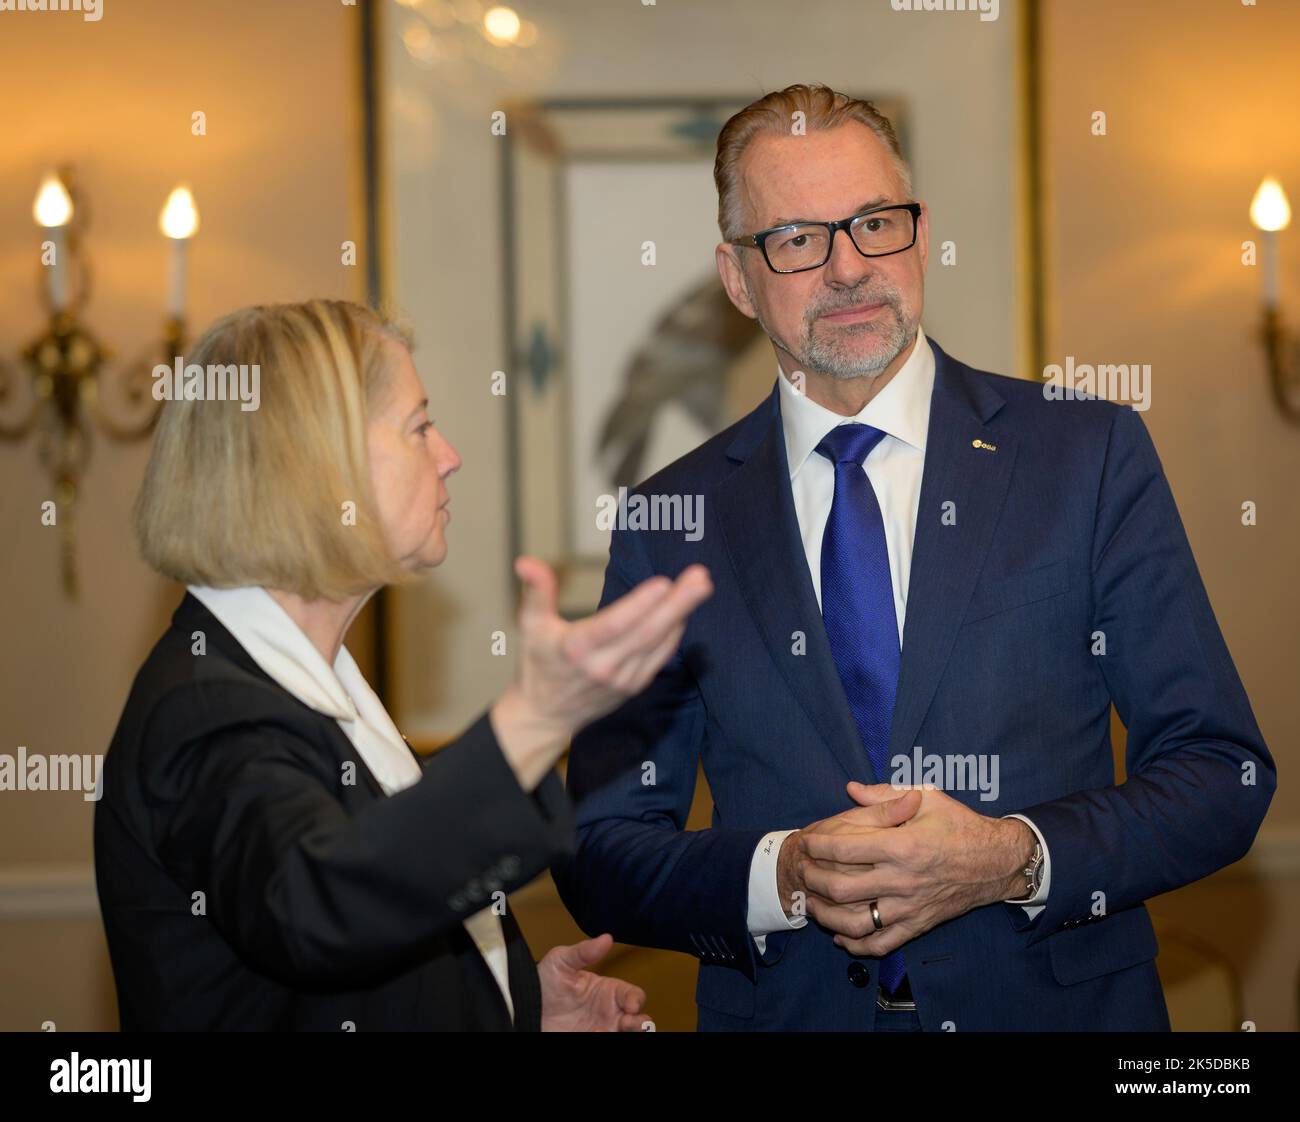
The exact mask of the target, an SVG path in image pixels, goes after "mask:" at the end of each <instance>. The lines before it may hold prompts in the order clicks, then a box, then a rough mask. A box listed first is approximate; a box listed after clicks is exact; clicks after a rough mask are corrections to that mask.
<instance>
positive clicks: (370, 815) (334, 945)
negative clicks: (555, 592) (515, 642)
mask: <svg viewBox="0 0 1300 1122" xmlns="http://www.w3.org/2000/svg"><path fill="white" fill-rule="evenodd" d="M422 770H423V772H424V774H423V777H422V778H421V779H420V780H419V781H418V782H416V783H415V784H413V785H412V786H410V787H408V788H405V789H404V790H402V791H399V792H397V793H396V794H394V795H391V796H389V797H387V798H380V799H377V800H375V801H373V802H371V803H368V804H367V805H365V806H364V807H363V808H362V809H361V810H360V812H352V813H349V812H348V811H347V810H346V809H345V808H344V806H343V804H342V803H341V802H340V800H339V798H338V797H337V793H336V792H337V790H338V787H339V783H340V781H341V780H340V778H339V777H335V776H331V775H329V774H326V773H322V770H321V754H320V751H319V749H318V748H315V747H313V746H312V745H311V744H310V743H308V742H307V741H306V740H305V739H303V738H302V737H301V736H298V735H295V734H294V733H293V732H292V731H291V730H290V729H288V728H286V727H284V726H283V725H282V724H280V725H277V724H271V723H267V722H266V721H254V722H252V723H245V724H241V725H237V726H233V727H226V728H223V729H220V730H217V731H214V732H211V733H209V734H206V735H203V736H201V737H198V738H196V739H193V740H191V741H189V742H187V743H182V744H181V745H180V747H179V748H178V749H177V748H169V749H167V750H165V751H164V752H162V753H159V754H158V755H157V758H155V759H153V760H152V761H151V762H150V763H149V765H148V766H147V767H146V769H145V775H144V780H145V785H146V791H147V792H148V793H149V797H150V800H151V802H153V804H154V806H155V821H156V822H159V823H160V825H159V826H158V827H157V832H158V835H159V836H158V850H159V853H160V856H161V857H162V859H163V861H164V863H165V864H166V866H167V868H168V870H169V872H170V873H171V874H172V876H173V877H174V878H175V879H176V880H177V881H178V883H180V884H182V885H183V886H185V887H186V888H187V889H189V890H190V891H201V892H203V893H204V896H205V898H206V908H207V914H208V916H209V918H210V919H211V921H212V922H213V923H214V924H215V925H216V927H217V928H218V930H220V931H221V933H222V935H223V936H224V937H225V938H226V939H227V941H228V942H229V943H230V944H231V945H232V946H233V947H234V948H235V949H236V950H237V951H238V952H239V953H240V954H241V955H243V956H244V957H245V958H247V959H248V961H249V962H251V963H252V964H253V965H255V966H256V967H257V968H258V969H260V970H262V971H264V972H265V973H267V974H268V975H270V976H272V977H277V978H280V979H282V980H284V981H286V982H287V983H289V984H295V985H299V986H301V985H304V984H313V983H315V984H328V985H344V984H358V985H359V984H364V983H365V982H367V981H368V980H370V979H374V978H377V977H381V976H391V975H392V974H393V973H395V972H397V971H399V970H400V969H402V968H403V967H404V966H406V967H408V968H409V967H410V966H414V965H415V964H416V963H418V962H419V961H422V960H423V959H424V958H427V957H428V955H429V953H430V951H431V946H430V944H431V942H432V941H433V940H435V939H437V938H438V937H440V936H445V935H446V934H448V933H449V932H451V931H452V930H453V929H455V928H457V927H459V926H460V925H461V923H462V921H463V920H464V919H465V918H466V917H467V916H468V915H470V914H472V913H474V912H476V911H478V910H480V909H481V908H483V907H485V906H487V904H489V903H490V902H491V894H492V893H493V892H494V891H504V892H506V893H509V892H511V891H513V890H514V889H516V888H519V887H520V886H522V885H524V884H526V883H527V882H528V881H530V880H531V879H532V878H533V877H535V876H536V875H537V874H538V873H539V872H541V871H542V870H543V869H544V868H545V867H546V866H547V864H548V863H549V862H550V861H551V860H552V859H553V858H554V857H555V856H556V855H557V854H558V853H562V852H571V851H572V847H573V819H572V813H571V811H570V809H569V805H568V800H567V798H566V797H565V795H564V792H563V790H562V789H561V787H560V782H559V779H558V777H557V776H556V775H555V774H554V773H551V775H550V776H548V777H547V779H546V780H544V781H543V783H542V784H541V785H540V786H539V788H538V789H537V791H536V792H534V793H527V792H525V791H524V790H523V789H522V788H521V787H520V785H519V783H518V781H517V780H516V778H515V775H514V772H513V771H512V770H511V768H510V766H509V764H508V762H507V761H506V759H505V757H504V756H503V755H502V753H501V749H500V747H499V746H498V744H497V741H496V738H495V736H494V735H493V732H492V727H491V724H490V722H489V720H488V716H487V714H484V715H483V716H482V717H480V718H479V720H478V721H476V722H475V723H474V724H473V725H472V726H471V727H470V728H469V729H468V730H467V731H466V732H465V733H464V734H463V735H462V736H461V737H460V738H459V739H457V740H456V741H454V742H453V743H452V744H450V745H448V746H447V747H445V748H443V749H442V750H441V751H439V752H437V753H436V754H435V755H434V756H433V757H432V758H431V759H430V760H428V762H427V763H425V765H424V766H423V769H422ZM326 771H328V768H327V769H326Z"/></svg>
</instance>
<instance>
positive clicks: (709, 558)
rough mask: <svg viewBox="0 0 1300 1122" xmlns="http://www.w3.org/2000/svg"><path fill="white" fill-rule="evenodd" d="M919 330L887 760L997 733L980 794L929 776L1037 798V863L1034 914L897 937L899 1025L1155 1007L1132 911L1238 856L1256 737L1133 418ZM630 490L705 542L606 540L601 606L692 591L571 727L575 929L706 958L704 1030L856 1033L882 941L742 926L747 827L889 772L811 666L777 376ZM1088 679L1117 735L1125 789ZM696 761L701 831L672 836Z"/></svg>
mask: <svg viewBox="0 0 1300 1122" xmlns="http://www.w3.org/2000/svg"><path fill="white" fill-rule="evenodd" d="M930 342H931V344H932V345H934V348H935V356H936V371H935V385H934V393H933V397H932V399H931V406H930V425H929V433H928V438H927V444H926V454H925V468H924V474H923V479H922V484H921V496H920V514H919V518H918V524H917V527H916V536H915V541H914V548H913V556H912V568H911V578H910V587H909V595H908V604H907V617H906V620H905V626H904V638H903V650H902V668H901V674H900V679H899V685H898V695H897V704H896V708H895V711H894V718H893V726H892V731H891V735H890V741H889V754H890V758H891V760H892V759H893V757H895V756H896V755H899V754H903V755H910V754H911V753H912V750H913V746H914V745H920V746H922V748H923V749H924V751H925V752H926V753H927V754H930V753H935V754H940V755H943V754H961V755H964V754H967V753H976V754H996V755H997V757H998V761H999V768H1000V776H999V778H1000V790H999V792H998V797H997V798H996V799H995V800H994V801H992V802H989V801H983V800H981V799H980V793H979V792H978V791H958V790H953V791H950V792H949V793H950V794H951V795H952V796H953V797H954V798H957V799H960V800H961V801H963V802H964V803H966V804H967V805H969V806H970V807H971V808H972V809H974V810H976V811H978V812H979V813H981V814H986V815H1002V814H1008V813H1011V812H1022V813H1024V814H1025V815H1027V816H1028V817H1030V818H1032V819H1033V821H1034V823H1035V825H1036V826H1037V827H1038V828H1039V829H1040V830H1041V831H1042V833H1043V835H1044V837H1045V839H1046V841H1047V845H1048V849H1049V851H1050V854H1051V868H1052V881H1051V892H1050V897H1049V899H1048V902H1047V906H1046V909H1045V910H1044V911H1042V912H1040V913H1039V914H1038V915H1037V916H1036V917H1035V918H1034V919H1033V920H1030V919H1028V918H1027V916H1026V914H1025V912H1024V910H1023V909H1022V908H1021V907H1019V906H1018V905H1007V904H1002V903H996V904H991V905H988V906H984V907H979V908H975V909H974V910H972V911H970V912H967V913H966V914H965V915H962V916H959V917H957V918H956V919H953V920H950V921H948V922H946V923H943V924H941V925H940V926H938V927H936V928H934V929H933V930H931V931H928V932H926V933H925V934H924V935H922V936H920V937H918V938H916V939H914V940H912V941H911V942H910V943H908V944H907V945H906V948H905V951H906V955H907V963H908V968H909V976H910V978H911V982H912V989H913V992H914V994H915V996H916V1001H917V1005H918V1013H919V1015H920V1019H921V1022H922V1024H923V1026H924V1028H926V1029H929V1030H935V1029H941V1028H953V1029H955V1030H957V1031H965V1030H988V1029H1018V1030H1053V1029H1085V1030H1087V1029H1098V1030H1118V1029H1132V1030H1152V1029H1156V1030H1160V1029H1167V1028H1168V1027H1169V1021H1168V1014H1167V1012H1166V1008H1165V1003H1164V997H1163V994H1162V992H1161V989H1160V983H1159V980H1158V978H1157V975H1156V970H1155V963H1154V959H1155V955H1156V951H1157V947H1156V939H1155V935H1154V933H1153V930H1152V926H1151V920H1150V917H1149V915H1148V913H1147V909H1146V907H1145V906H1144V904H1143V901H1145V900H1147V899H1149V898H1151V897H1152V896H1156V895H1158V894H1160V893H1162V892H1167V891H1169V890H1170V889H1174V888H1177V887H1179V886H1180V885H1184V884H1188V883H1189V882H1191V881H1195V880H1198V879H1199V878H1201V877H1204V876H1207V875H1208V874H1210V873H1212V872H1214V871H1215V870H1216V869H1219V868H1222V867H1223V866H1225V865H1228V864H1230V863H1231V862H1233V861H1236V860H1238V859H1239V858H1240V857H1241V856H1242V855H1243V854H1245V853H1246V851H1247V850H1248V849H1249V848H1250V846H1251V843H1252V842H1253V840H1254V837H1255V834H1256V831H1257V829H1258V827H1259V825H1260V822H1261V820H1262V819H1263V817H1264V812H1265V810H1266V808H1267V807H1268V804H1269V801H1270V799H1271V797H1272V794H1273V790H1274V787H1275V769H1274V766H1273V761H1272V758H1271V757H1270V755H1269V753H1268V750H1267V748H1266V747H1265V745H1264V742H1263V739H1262V737H1261V735H1260V731H1259V728H1258V726H1257V725H1256V722H1255V718H1254V715H1253V714H1252V712H1251V708H1250V703H1249V701H1248V699H1247V697H1246V693H1245V691H1244V689H1243V688H1242V684H1241V681H1240V679H1239V678H1238V676H1237V673H1236V670H1235V668H1234V667H1233V664H1232V659H1231V657H1230V656H1229V654H1228V650H1227V647H1226V646H1225V644H1224V641H1223V637H1222V635H1221V634H1220V631H1219V627H1218V624H1217V623H1216V621H1215V618H1214V612H1213V611H1212V609H1211V607H1210V603H1209V600H1208V598H1207V597H1206V594H1205V589H1204V586H1203V585H1202V582H1201V579H1200V575H1199V573H1198V572H1197V568H1196V563H1195V561H1194V560H1193V557H1192V552H1191V549H1190V548H1189V546H1188V543H1187V538H1186V535H1185V534H1184V531H1183V527H1182V523H1181V520H1180V519H1179V516H1178V511H1177V508H1176V507H1175V505H1174V499H1173V496H1172V494H1171V493H1170V489H1169V485H1168V483H1167V482H1166V480H1165V476H1164V473H1163V470H1162V469H1161V466H1160V461H1159V459H1158V457H1157V456H1156V452H1155V448H1154V447H1153V445H1152V442H1151V439H1150V437H1149V435H1148V434H1147V431H1146V428H1145V426H1144V425H1143V423H1142V421H1141V418H1140V416H1139V415H1138V414H1137V413H1135V412H1134V411H1132V410H1131V409H1130V408H1127V407H1124V406H1117V405H1115V404H1113V403H1110V402H1105V401H1098V400H1076V401H1047V400H1045V399H1044V396H1043V390H1042V386H1041V384H1038V383H1034V382H1029V381H1021V380H1017V379H1013V378H1006V377H1001V376H999V375H995V374H988V373H985V372H982V371H976V370H973V369H971V368H970V367H968V366H965V365H964V364H962V363H960V362H958V361H956V360H955V359H953V358H950V357H949V356H948V355H946V354H944V353H943V351H942V350H941V349H940V348H939V347H938V345H937V344H934V342H933V340H931V341H930ZM975 441H982V442H984V443H985V444H988V445H992V446H993V448H992V449H990V448H985V447H976V446H975V444H974V442H975ZM637 490H638V491H639V492H640V493H643V494H646V495H656V494H658V495H676V494H680V495H687V494H690V495H702V496H703V502H704V519H703V527H704V532H703V535H702V537H701V538H700V540H698V541H688V540H685V535H684V534H683V533H682V532H681V531H680V529H679V530H677V531H665V530H660V531H653V532H652V531H646V530H636V531H633V530H616V531H615V533H614V535H613V540H612V544H611V547H610V560H609V567H608V569H607V571H606V576H605V588H604V593H603V595H602V597H601V603H602V605H603V604H605V603H608V602H609V601H611V600H613V599H615V598H616V597H619V596H622V595H623V594H624V593H625V592H627V591H628V590H629V589H630V588H632V587H633V586H635V585H636V584H638V583H640V582H641V581H643V580H645V579H646V578H647V577H650V576H652V575H654V574H656V573H664V574H668V575H676V574H677V573H678V572H680V570H681V569H683V568H684V567H685V566H686V565H688V564H690V563H691V562H696V561H698V562H702V563H703V564H705V565H706V566H707V567H708V569H709V571H710V573H711V574H712V577H713V581H714V584H715V588H716V591H715V593H714V595H713V597H712V598H711V599H710V600H709V601H707V602H706V603H705V604H704V605H703V606H702V607H701V608H700V609H699V610H698V611H697V612H696V613H695V614H694V615H693V616H692V618H691V620H690V622H689V624H688V627H687V630H686V633H685V636H684V638H683V642H682V645H681V647H680V649H679V651H678V653H677V654H676V656H675V657H674V658H673V660H672V661H671V662H670V663H669V664H668V665H667V666H665V668H664V669H663V670H662V671H661V672H660V673H659V675H658V677H657V678H656V679H655V681H654V682H653V684H652V685H651V686H650V688H649V689H648V690H647V691H646V692H645V693H644V694H642V695H641V696H639V697H637V698H634V699H633V700H631V701H629V702H628V703H627V704H626V705H624V706H623V707H622V708H620V709H619V710H617V711H616V712H614V713H613V714H611V715H610V716H608V717H606V718H604V719H603V720H601V721H599V722H597V723H595V724H593V725H592V726H590V727H589V728H587V729H586V730H584V731H583V732H582V733H581V734H580V735H579V736H578V737H577V738H576V739H575V741H574V744H573V748H572V752H571V757H570V762H569V773H568V775H569V779H568V782H569V789H570V792H571V793H572V795H573V796H574V797H575V799H576V801H577V803H578V811H577V813H578V832H579V844H578V850H577V853H576V855H575V856H574V857H573V858H572V859H571V860H568V861H566V862H564V863H562V864H561V865H560V866H558V867H557V868H556V870H555V878H556V881H557V884H558V885H559V888H560V893H561V895H562V897H563V899H564V901H565V903H566V905H567V906H568V907H569V910H570V911H571V912H572V913H573V915H574V917H575V918H576V919H577V921H578V923H579V924H580V925H581V926H582V927H583V929H584V930H586V931H587V932H588V934H596V933H599V932H601V931H611V932H613V934H614V937H615V938H616V939H618V940H620V941H622V942H626V943H634V944H640V945H644V946H651V947H663V948H668V949H671V950H676V951H684V952H686V953H688V954H692V955H695V956H696V957H697V958H699V959H700V961H701V966H700V973H699V984H698V987H697V991H696V998H697V1001H698V1004H699V1026H700V1028H701V1029H840V1030H864V1029H865V1030H869V1029H871V1028H872V1027H873V1025H874V1020H875V1002H874V996H875V992H876V973H877V961H878V960H876V959H874V958H862V959H855V958H853V957H851V956H850V955H849V954H848V952H846V951H844V950H842V949H840V948H838V947H836V946H835V945H834V944H833V943H832V941H831V939H832V936H831V934H830V933H829V932H827V931H826V930H825V929H823V928H821V927H819V926H818V925H817V924H816V923H814V922H811V921H810V922H809V923H808V925H807V927H805V928H803V929H802V930H798V931H791V932H782V933H777V934H773V935H770V936H768V939H767V950H766V953H765V954H763V955H762V956H760V955H759V954H758V951H757V948H756V946H755V945H754V942H753V940H752V938H751V937H750V935H749V934H748V932H747V928H746V910H747V906H748V881H749V869H750V861H751V859H752V856H753V852H754V847H755V845H756V844H757V843H758V841H759V839H760V838H761V837H762V836H763V834H765V833H766V832H768V831H769V830H776V829H789V828H795V827H802V826H805V825H807V824H808V823H810V822H813V821H815V820H817V819H820V818H824V817H827V816H829V815H833V814H837V813H839V812H840V811H843V810H846V809H848V808H849V807H850V806H851V805H852V804H851V802H850V800H849V798H848V796H847V794H846V792H845V782H846V780H848V779H858V780H862V781H863V782H867V783H871V782H884V781H887V780H888V779H889V776H876V775H874V774H873V771H872V767H871V765H870V763H869V762H868V760H867V756H866V753H865V751H864V750H863V747H862V743H861V740H860V738H859V736H858V732H857V729H856V727H855V725H854V723H853V718H852V715H851V713H850V710H849V706H848V704H847V702H846V700H845V695H844V690H843V688H842V686H841V684H840V680H839V677H838V675H837V673H836V670H835V664H834V661H833V660H832V658H831V653H830V649H829V646H828V644H827V640H826V633H825V630H824V629H823V626H822V620H821V613H820V611H819V609H818V606H817V601H816V598H815V596H814V593H813V587H812V582H811V579H810V576H809V572H808V564H807V561H806V559H805V556H804V551H803V546H802V544H801V541H800V537H799V532H798V525H797V522H796V518H795V511H794V501H793V496H792V494H791V489H790V480H789V472H788V469H787V465H786V454H785V442H784V439H783V431H782V427H781V417H780V399H779V396H778V393H777V388H776V387H775V386H774V387H773V392H772V394H771V395H770V396H769V397H768V398H767V399H766V400H765V401H764V402H763V404H762V405H760V406H759V407H758V408H757V409H756V410H754V412H752V413H750V414H749V415H748V416H746V417H745V418H744V419H742V420H741V421H739V422H738V423H737V424H735V425H733V426H732V427H731V428H729V429H727V430H726V431H725V432H723V433H721V434H720V435H718V436H716V437H715V438H713V439H712V440H710V441H708V442H707V443H705V444H703V445H701V446H700V447H699V448H697V449H695V450H694V451H693V452H691V453H690V454H688V455H686V456H684V457H682V458H681V459H680V460H678V461H676V462H675V463H673V464H672V465H670V466H669V467H667V468H665V469H664V470H663V471H661V472H659V473H657V474H656V475H654V476H653V477H651V478H650V479H649V480H647V481H646V482H645V483H644V484H642V485H641V486H640V487H639V488H638V489H637ZM948 502H951V503H953V504H955V507H954V508H952V509H955V514H956V520H955V524H945V521H944V519H943V518H942V514H943V510H944V509H945V504H946V503H948ZM1098 632H1100V633H1103V634H1104V641H1105V653H1104V654H1095V653H1093V652H1094V650H1095V649H1098V647H1097V644H1096V641H1095V639H1094V636H1095V635H1096V633H1098ZM800 635H802V636H803V638H804V644H805V646H804V647H801V644H800ZM801 649H802V650H803V651H804V653H795V652H797V651H800V650H801ZM1112 701H1113V702H1114V704H1115V706H1116V708H1117V710H1118V712H1119V715H1120V718H1121V720H1122V721H1123V722H1124V724H1125V726H1126V727H1127V730H1128V744H1127V779H1126V781H1125V782H1124V783H1123V784H1121V785H1119V786H1116V784H1115V771H1114V766H1113V763H1112V755H1111V742H1110V718H1109V713H1110V705H1111V702H1112ZM701 763H702V764H703V768H704V773H705V775H706V777H707V780H708V784H709V788H710V791H711V793H712V796H713V802H714V813H713V823H712V827H711V828H710V829H706V830H696V831H686V830H685V829H684V824H685V822H686V817H687V813H688V810H689V808H690V805H691V798H692V793H693V791H694V788H695V782H696V772H697V767H698V766H699V765H700V764H701ZM649 765H653V767H650V766H649ZM1099 893H1100V894H1103V895H1100V896H1098V895H1097V894H1099ZM1098 901H1100V902H1101V907H1100V908H1099V907H1098V906H1097V902H1098ZM1098 913H1101V914H1098ZM854 962H860V963H862V964H864V965H866V966H868V967H869V971H870V972H869V976H868V977H867V978H866V979H865V981H866V982H867V983H868V984H866V985H863V984H862V983H863V981H864V978H863V977H862V970H861V968H860V967H855V968H854V969H853V970H852V971H851V970H850V969H849V967H850V965H851V964H852V963H854ZM854 975H857V983H856V984H855V983H854V981H853V976H854ZM651 999H652V1000H653V995H651Z"/></svg>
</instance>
